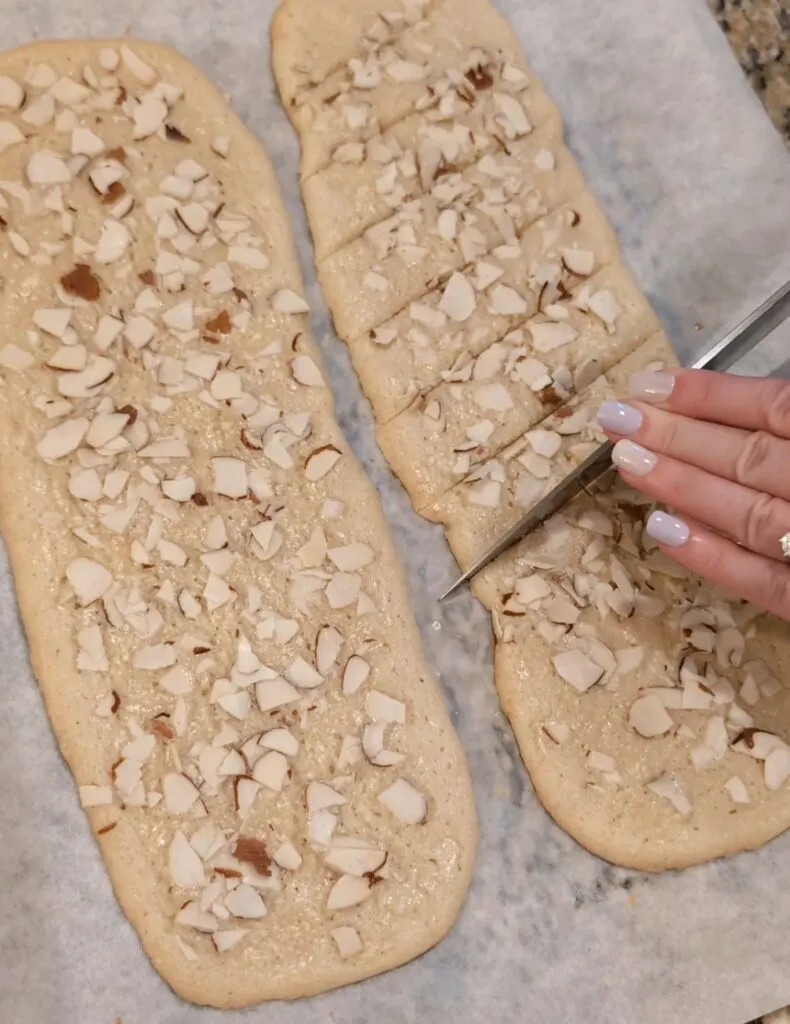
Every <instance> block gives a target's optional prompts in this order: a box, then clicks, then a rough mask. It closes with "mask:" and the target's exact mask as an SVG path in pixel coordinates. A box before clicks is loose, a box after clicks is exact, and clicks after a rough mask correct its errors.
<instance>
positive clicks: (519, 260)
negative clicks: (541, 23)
mask: <svg viewBox="0 0 790 1024" xmlns="http://www.w3.org/2000/svg"><path fill="white" fill-rule="evenodd" d="M314 6H315V5H314V3H313V2H311V0H286V3H285V4H284V6H283V7H282V8H281V9H280V11H279V13H278V14H277V15H276V17H275V20H274V23H273V30H272V36H273V65H274V70H275V75H276V78H277V81H278V83H279V87H280V91H281V94H282V97H283V101H284V103H285V105H286V108H287V110H288V113H289V115H290V117H291V119H292V121H293V123H294V125H295V126H296V128H297V129H298V131H299V133H300V138H301V145H302V153H303V166H302V177H303V181H302V190H303V194H304V198H305V205H306V207H307V211H308V217H309V220H310V226H311V230H312V233H313V238H314V243H315V249H316V257H317V268H318V276H319V279H320V281H321V284H322V287H323V289H324V294H325V296H326V299H327V302H328V304H329V307H330V309H331V311H332V315H333V317H334V321H335V325H336V328H337V330H338V333H339V334H340V336H341V337H342V338H343V339H344V341H346V343H347V344H348V346H349V350H350V352H351V357H352V360H353V363H354V366H355V369H356V371H357V373H358V375H359V378H360V380H361V382H362V386H363V388H364V390H365V392H366V394H367V396H368V398H369V399H370V401H371V404H372V406H373V410H374V413H375V416H376V421H377V433H378V439H379V442H380V444H381V448H382V450H383V452H384V454H385V456H386V458H387V460H388V461H389V463H390V465H391V466H392V468H393V470H394V471H395V473H396V474H397V475H398V477H399V478H400V479H401V481H402V482H403V484H404V486H405V487H406V489H407V491H408V493H409V495H410V496H411V499H412V501H413V503H414V505H415V507H416V508H417V510H418V511H420V512H421V513H422V514H423V515H425V516H427V517H428V518H430V519H432V520H434V521H436V522H439V523H441V524H443V525H444V527H445V528H446V530H447V538H448V541H449V544H450V547H451V548H452V551H453V553H454V554H455V556H456V558H457V560H458V563H459V565H460V566H461V568H462V569H465V568H466V567H468V566H469V565H471V564H472V562H473V561H474V560H475V558H476V557H477V556H478V555H479V554H480V552H481V551H482V550H484V549H485V548H486V547H487V546H488V544H489V543H490V542H491V541H492V540H493V539H494V538H495V537H496V536H498V535H499V534H500V533H501V532H503V531H504V529H505V528H506V527H507V526H509V525H510V524H511V523H512V522H513V521H514V520H515V519H516V518H517V517H518V516H519V515H520V514H522V513H523V512H524V511H525V510H526V509H528V508H529V507H530V506H532V505H533V504H534V503H535V502H536V501H538V500H539V499H540V497H541V496H542V495H543V494H544V493H546V491H547V490H548V489H549V488H550V487H551V486H553V484H555V483H557V482H558V481H559V480H560V479H561V477H562V476H563V475H565V474H566V473H567V472H568V471H569V470H571V469H572V468H573V467H574V466H575V465H578V463H579V462H580V461H581V460H582V459H583V458H585V457H586V456H587V455H588V454H589V453H590V452H591V451H592V449H593V446H594V445H596V444H598V443H600V442H601V441H602V440H603V437H602V435H601V434H600V432H599V431H598V430H597V428H596V426H595V411H596V409H597V406H598V404H599V403H600V401H601V400H602V399H603V398H606V397H612V396H613V395H617V394H622V393H623V392H624V390H625V389H626V388H627V381H628V377H629V375H630V373H631V372H633V371H634V370H636V369H644V368H645V367H648V366H664V365H666V364H667V363H668V362H671V361H673V359H674V357H673V354H672V350H671V348H670V346H669V344H668V343H667V341H666V338H665V337H664V336H663V334H661V332H660V325H659V323H658V320H657V319H656V317H655V314H654V313H653V311H652V310H651V309H650V306H649V304H648V303H647V301H646V300H645V298H644V296H643V295H642V294H641V292H640V291H639V289H638V287H637V286H636V284H635V283H634V282H633V280H632V279H631V277H630V275H629V274H628V271H627V270H626V268H625V267H624V266H623V263H622V261H621V258H620V254H619V251H618V246H617V242H616V239H615V237H614V235H613V233H612V231H611V229H610V227H609V226H608V224H607V223H606V220H605V218H604V216H603V215H602V213H601V212H600V210H599V209H598V207H597V205H596V203H595V200H594V199H593V197H592V196H591V195H590V193H589V191H588V190H587V188H586V186H585V184H584V181H583V178H582V176H581V173H580V171H579V168H578V167H577V165H576V163H575V161H574V159H573V157H572V156H571V154H570V153H569V151H568V150H567V148H566V147H565V146H564V144H563V141H562V126H561V122H560V118H559V115H558V114H557V111H556V108H555V107H554V105H553V103H552V102H551V100H550V99H549V97H548V96H547V95H546V93H545V92H544V91H543V90H542V88H541V86H540V84H539V83H538V82H537V80H536V78H535V75H534V74H533V72H532V71H531V69H530V68H529V66H528V65H527V63H526V61H525V59H524V56H523V53H522V52H521V48H520V45H519V42H518V40H517V39H516V37H515V36H514V34H513V32H512V30H511V29H510V28H509V26H508V25H507V23H506V22H505V21H504V19H503V18H502V17H501V16H500V15H499V14H498V13H497V12H496V10H495V9H494V8H493V7H492V6H491V4H490V3H488V2H487V0H473V2H472V3H471V4H470V3H469V2H468V0H435V2H432V3H426V2H423V0H404V2H403V3H401V4H400V5H398V4H393V3H388V4H387V5H386V7H385V8H384V7H381V6H380V5H378V4H376V3H370V2H369V3H365V2H363V0H355V2H353V3H349V2H348V0H333V2H331V0H330V2H329V3H327V4H324V5H322V9H323V17H324V18H329V17H330V16H331V17H333V18H334V19H335V21H336V22H337V23H338V24H341V25H343V32H342V38H341V39H339V41H338V43H337V45H336V44H335V40H334V39H333V38H332V37H331V36H330V35H326V36H323V37H320V36H319V33H320V32H321V27H320V24H319V23H318V22H315V23H314V22H313V15H314ZM352 25H354V26H356V30H357V36H356V43H355V44H354V43H353V42H352V33H351V26H352ZM330 200H331V201H330ZM646 511H649V509H648V508H646V506H645V501H644V499H642V498H640V497H639V496H638V495H636V494H631V493H625V492H623V489H622V488H621V487H619V486H613V485H612V482H611V480H608V481H604V482H603V484H602V486H601V488H600V489H599V491H598V493H596V494H595V495H594V496H593V495H590V496H588V495H583V496H581V497H580V499H579V500H577V501H576V502H575V503H574V504H573V505H572V506H570V507H569V508H568V509H567V510H565V511H564V512H563V513H562V514H560V515H557V516H555V517H554V518H553V519H552V520H551V521H550V522H549V523H548V524H547V525H546V526H545V527H544V528H543V529H542V530H541V531H539V532H537V533H536V534H535V535H533V536H531V537H529V538H527V540H526V541H524V542H523V543H522V544H521V545H519V546H518V547H517V548H516V549H515V550H513V551H510V552H508V553H507V554H505V555H504V556H502V558H500V559H499V560H498V561H497V562H496V563H494V564H493V565H492V566H491V567H490V568H488V569H487V570H486V571H484V572H482V573H480V574H479V575H478V577H477V578H476V579H475V580H474V581H473V584H472V589H473V591H474V593H475V594H476V595H477V596H478V597H479V598H480V600H481V601H483V603H484V604H485V605H486V606H487V607H488V608H489V609H490V610H491V612H492V615H493V620H494V631H495V636H496V654H495V659H496V673H495V677H496V686H497V689H498V691H499V695H500V699H501V703H502V706H503V708H504V710H505V712H506V713H507V715H508V717H509V719H510V721H511V723H512V725H513V729H514V732H515V734H516V738H517V740H518V743H519V746H520V749H521V752H522V755H523V758H524V761H525V763H526V765H527V767H528V769H529V771H530V774H531V777H532V780H533V782H534V785H535V788H536V791H537V793H538V795H539V797H540V798H541V800H542V801H543V803H544V805H545V806H546V808H547V809H548V810H549V812H550V813H551V814H552V815H553V816H554V818H555V819H556V820H557V822H558V823H559V824H560V825H562V827H563V828H565V829H566V830H567V831H568V832H570V834H571V835H573V836H575V837H576V838H577V839H578V840H579V841H580V842H581V843H583V844H584V845H585V846H586V847H587V848H588V849H589V850H591V851H593V852H595V853H597V854H599V855H600V856H602V857H605V858H606V859H608V860H611V861H614V862H616V863H618V864H623V865H625V866H628V867H635V868H642V869H646V870H661V869H664V868H670V867H681V866H684V865H688V864H693V863H698V862H700V861H704V860H708V859H710V858H712V857H716V856H719V855H721V854H726V853H731V852H734V851H737V850H742V849H750V848H754V847H757V846H759V845H761V844H762V843H764V842H765V841H766V840H768V839H770V838H771V837H772V836H774V835H776V834H777V833H778V832H781V831H782V830H783V829H785V828H787V827H788V825H790V805H788V801H787V790H786V784H785V780H786V779H787V777H788V775H790V748H788V746H787V743H786V740H787V738H788V736H790V727H788V722H790V691H788V688H787V687H786V686H785V685H784V683H783V680H784V679H785V678H786V677H787V672H788V665H789V664H790V643H789V642H788V639H787V627H786V625H785V626H782V625H781V624H778V623H777V622H776V621H774V620H771V619H768V618H766V617H763V616H760V615H759V612H758V610H757V609H755V608H751V607H749V606H745V605H743V604H742V603H740V602H738V601H736V600H733V599H731V598H729V597H728V596H727V595H723V594H720V593H718V592H717V591H715V590H714V589H713V588H712V587H710V586H709V585H707V584H705V583H703V582H702V581H700V580H697V579H692V578H688V577H687V576H686V575H685V573H684V572H683V571H682V570H680V569H679V567H678V566H676V565H675V564H674V563H672V562H670V561H669V559H666V558H663V557H661V556H660V555H659V553H657V552H656V550H655V547H654V545H652V543H651V542H650V540H649V538H647V537H646V536H645V535H644V533H643V520H644V516H645V512H646Z"/></svg>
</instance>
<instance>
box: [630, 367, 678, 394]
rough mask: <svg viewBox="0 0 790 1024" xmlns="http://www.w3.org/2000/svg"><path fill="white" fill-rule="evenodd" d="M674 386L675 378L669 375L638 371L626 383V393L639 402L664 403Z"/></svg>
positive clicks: (661, 372) (658, 372)
mask: <svg viewBox="0 0 790 1024" xmlns="http://www.w3.org/2000/svg"><path fill="white" fill-rule="evenodd" d="M674 386H675V378H674V377H673V376H672V374H671V373H664V372H663V371H660V370H659V371H653V370H640V371H639V373H635V374H634V375H633V376H632V377H631V380H630V381H629V382H628V393H629V395H630V396H631V398H636V399H638V400H639V401H640V402H665V401H666V400H667V399H668V398H669V396H670V395H671V394H672V389H673V388H674Z"/></svg>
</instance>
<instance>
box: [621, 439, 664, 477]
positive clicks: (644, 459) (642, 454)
mask: <svg viewBox="0 0 790 1024" xmlns="http://www.w3.org/2000/svg"><path fill="white" fill-rule="evenodd" d="M657 461H658V460H657V459H656V457H655V455H654V454H653V453H652V452H649V451H648V450H647V448H643V447H642V445H641V444H634V442H633V441H618V442H617V444H616V445H615V446H614V451H613V452H612V462H614V464H615V466H617V468H618V469H624V470H625V471H626V473H633V474H634V476H644V475H645V474H646V473H649V472H650V470H651V469H653V467H654V466H655V464H656V462H657Z"/></svg>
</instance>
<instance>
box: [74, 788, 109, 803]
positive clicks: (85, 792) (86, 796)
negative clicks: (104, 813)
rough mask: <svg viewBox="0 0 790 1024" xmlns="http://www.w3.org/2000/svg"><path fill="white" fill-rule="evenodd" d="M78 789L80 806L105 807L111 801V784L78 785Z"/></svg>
mask: <svg viewBox="0 0 790 1024" xmlns="http://www.w3.org/2000/svg"><path fill="white" fill-rule="evenodd" d="M79 791H80V804H81V806H82V807H86V808H87V807H106V806H108V805H109V804H111V803H112V801H113V797H112V787H111V786H80V787H79Z"/></svg>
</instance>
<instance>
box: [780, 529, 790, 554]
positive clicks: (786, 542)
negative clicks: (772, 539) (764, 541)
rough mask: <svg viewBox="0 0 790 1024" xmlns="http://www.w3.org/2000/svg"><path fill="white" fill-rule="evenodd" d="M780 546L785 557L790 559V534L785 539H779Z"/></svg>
mask: <svg viewBox="0 0 790 1024" xmlns="http://www.w3.org/2000/svg"><path fill="white" fill-rule="evenodd" d="M779 546H780V547H781V549H782V554H783V556H784V557H785V558H790V533H786V534H785V535H784V537H781V538H780V539H779Z"/></svg>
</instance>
